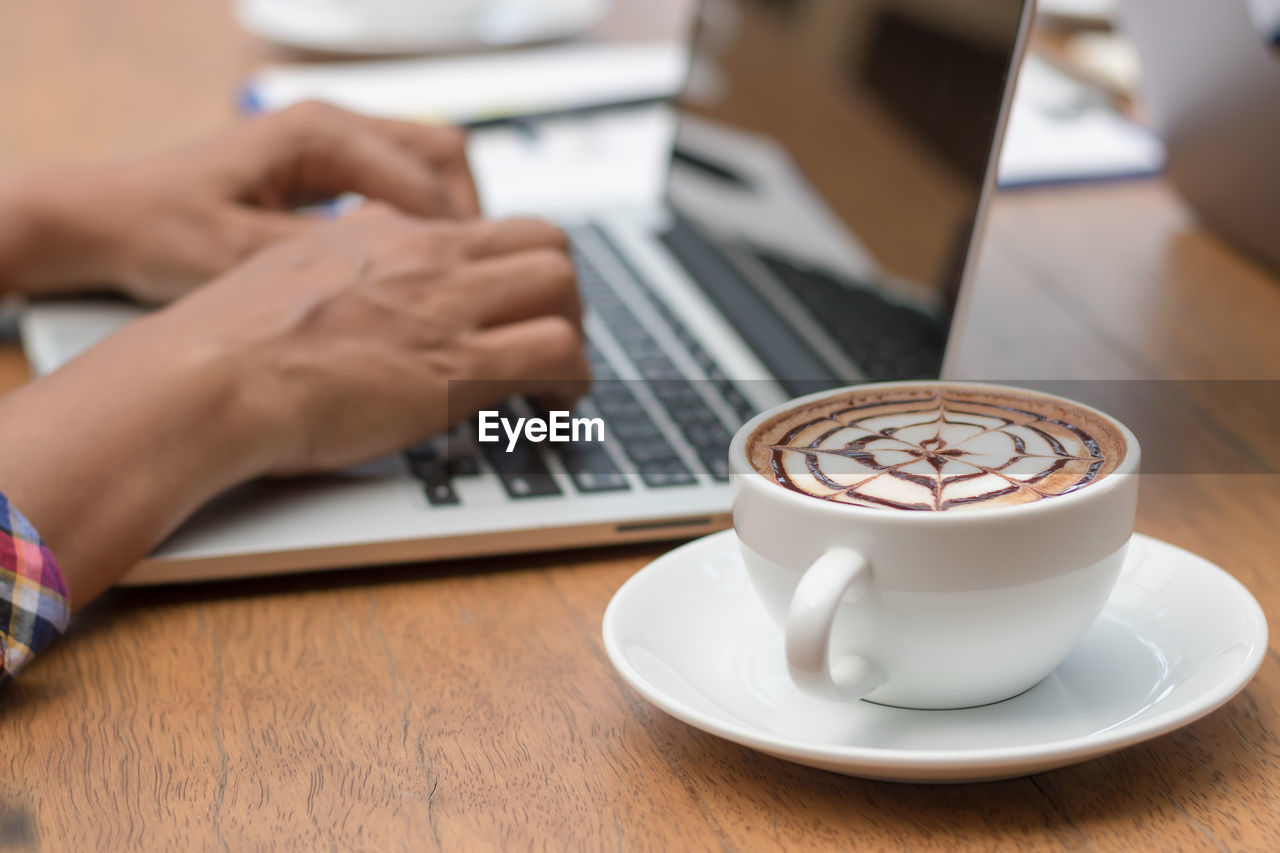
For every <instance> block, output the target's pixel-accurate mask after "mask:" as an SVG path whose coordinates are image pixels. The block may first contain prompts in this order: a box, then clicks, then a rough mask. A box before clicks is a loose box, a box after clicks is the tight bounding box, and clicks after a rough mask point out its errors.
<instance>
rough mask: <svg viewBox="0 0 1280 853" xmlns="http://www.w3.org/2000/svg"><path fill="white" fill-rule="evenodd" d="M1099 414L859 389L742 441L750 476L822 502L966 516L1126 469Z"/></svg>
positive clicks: (939, 393)
mask: <svg viewBox="0 0 1280 853" xmlns="http://www.w3.org/2000/svg"><path fill="white" fill-rule="evenodd" d="M1124 448H1125V441H1124V437H1123V435H1121V433H1120V431H1119V430H1118V429H1117V428H1116V427H1115V426H1114V425H1113V424H1112V423H1111V422H1109V421H1107V420H1106V419H1105V418H1102V417H1100V416H1099V415H1098V414H1097V413H1095V412H1093V411H1091V410H1089V409H1085V408H1082V407H1080V406H1076V405H1073V404H1071V403H1068V402H1067V401H1065V400H1059V399H1057V398H1053V397H1046V396H1041V395H1039V394H1034V393H1030V392H1019V391H1017V390H1014V389H1009V390H1008V391H1004V390H1001V389H995V388H974V387H969V386H963V385H920V386H908V387H901V386H900V387H893V388H883V389H881V388H878V387H876V386H867V387H865V388H861V389H852V390H849V391H846V392H843V393H841V394H839V395H837V396H833V397H829V398H827V399H824V400H820V401H817V402H813V403H805V404H802V405H800V406H798V407H796V408H794V409H789V410H788V411H786V412H783V413H781V414H778V415H775V416H774V417H772V418H770V419H769V420H767V421H765V422H764V423H763V424H761V425H760V426H759V427H758V428H757V429H756V430H755V432H753V433H752V434H751V437H750V438H749V439H748V440H747V455H748V458H749V459H750V461H751V465H752V467H754V468H755V470H756V471H757V472H759V473H760V474H762V475H764V476H765V477H768V478H770V479H772V480H774V481H775V482H776V483H778V484H779V485H781V486H784V487H786V488H789V489H792V490H794V491H797V492H800V493H802V494H806V495H810V496H812V497H815V498H820V499H823V500H829V501H835V502H838V503H846V504H852V505H855V506H862V507H872V508H885V509H901V510H924V511H941V510H962V509H973V508H981V507H992V506H1007V505H1012V504H1021V503H1028V502H1031V501H1038V500H1043V499H1046V498H1053V497H1056V496H1059V495H1066V494H1070V493H1071V492H1074V491H1077V490H1079V489H1082V488H1085V487H1087V486H1089V485H1090V484H1092V483H1096V482H1097V481H1098V480H1100V479H1102V478H1103V477H1105V476H1107V474H1109V473H1111V472H1112V471H1114V470H1115V468H1116V466H1117V465H1119V463H1120V462H1121V461H1122V460H1123V458H1124Z"/></svg>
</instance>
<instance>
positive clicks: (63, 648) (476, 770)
mask: <svg viewBox="0 0 1280 853" xmlns="http://www.w3.org/2000/svg"><path fill="white" fill-rule="evenodd" d="M260 57H261V48H259V47H257V46H255V45H254V44H253V43H252V42H251V41H249V40H248V39H247V38H246V37H245V36H243V35H242V34H241V33H240V32H239V31H237V30H236V29H235V28H234V26H233V25H232V24H231V22H230V20H229V18H228V16H227V13H226V9H225V8H224V6H223V5H222V4H221V3H218V2H212V0H207V2H194V0H191V2H185V3H172V2H166V0H132V2H128V3H125V2H119V3H100V2H98V0H77V2H71V0H65V2H60V3H11V4H5V5H4V7H3V9H0V104H3V113H2V114H0V166H8V165H13V164H17V163H25V162H32V161H35V160H40V159H44V158H50V157H60V156H67V155H81V154H83V155H94V156H100V155H103V154H110V153H115V152H118V151H123V150H132V149H136V148H139V147H143V146H144V145H146V146H153V145H155V144H158V143H160V142H163V141H167V140H171V139H175V138H179V137H183V136H186V135H189V134H190V133H192V132H195V131H198V130H203V129H206V128H209V127H212V126H214V125H216V124H217V123H219V122H220V121H223V120H226V119H227V118H228V117H229V116H230V114H231V112H232V103H231V98H230V96H229V93H230V92H232V91H233V87H234V84H235V82H236V81H237V80H238V79H239V77H240V75H241V74H242V73H243V72H244V71H245V70H246V69H247V68H248V67H250V66H251V65H252V64H253V63H254V62H256V61H259V60H260ZM976 298H977V300H978V304H979V310H978V311H977V312H976V317H977V319H976V321H975V323H974V325H972V326H971V327H970V328H969V329H968V331H967V334H966V337H965V339H964V341H963V350H962V351H963V359H962V361H961V365H962V371H963V372H965V373H970V374H972V375H988V376H994V375H1002V376H1004V377H1007V378H1028V379H1030V378H1044V377H1110V378H1135V377H1146V378H1178V379H1187V378H1202V379H1270V380H1275V379H1277V378H1280V377H1278V375H1277V374H1278V372H1280V335H1277V334H1276V331H1275V330H1276V323H1277V319H1278V318H1280V282H1278V281H1277V280H1276V279H1275V278H1274V277H1272V276H1270V275H1268V274H1267V273H1265V272H1263V271H1262V270H1261V269H1259V268H1258V267H1255V266H1252V265H1251V264H1250V263H1249V262H1247V261H1245V260H1242V259H1241V258H1239V257H1238V256H1237V255H1235V254H1234V253H1233V252H1232V251H1231V250H1230V249H1228V248H1226V247H1225V246H1224V245H1223V244H1222V243H1220V242H1219V241H1218V240H1217V239H1216V238H1214V237H1212V236H1211V235H1209V234H1207V233H1206V232H1204V231H1203V230H1201V229H1200V228H1199V227H1197V225H1196V224H1195V223H1194V221H1193V220H1192V218H1191V217H1190V215H1189V214H1188V213H1187V212H1186V210H1185V209H1184V208H1183V206H1182V205H1181V203H1180V202H1179V201H1178V200H1177V199H1176V198H1175V196H1174V195H1173V194H1172V193H1171V191H1170V189H1169V188H1168V187H1167V186H1165V185H1164V184H1163V183H1161V182H1159V181H1147V182H1138V183H1127V184H1114V185H1107V186H1094V187H1087V188H1085V187H1082V188H1075V189H1057V190H1038V191H1032V192H1021V193H1017V194H1009V195H1006V196H1002V197H1000V198H998V200H997V202H996V204H995V207H994V211H993V215H992V219H991V223H990V231H989V239H988V240H987V243H986V250H985V252H984V258H983V261H982V265H981V270H980V274H979V285H978V291H977V297H976ZM1015 354H1016V358H1012V357H1013V356H1014V355H1015ZM1010 365H1016V368H1015V367H1011V366H1010ZM24 371H25V367H24V363H23V362H22V359H21V355H20V354H19V352H18V351H17V350H16V349H15V348H14V347H13V346H9V347H7V348H6V349H4V350H3V352H2V353H0V383H3V385H4V387H12V386H14V385H16V384H17V383H19V382H20V381H22V380H23V378H24V376H25V373H24ZM1239 414H1240V417H1241V418H1242V419H1243V420H1241V421H1240V422H1238V423H1235V425H1233V424H1231V423H1225V422H1224V421H1223V419H1222V418H1221V417H1219V416H1216V415H1215V414H1214V412H1213V411H1203V412H1201V413H1200V416H1201V419H1202V421H1203V423H1205V424H1207V426H1208V428H1209V429H1210V430H1211V431H1212V432H1214V433H1215V434H1216V435H1218V436H1219V437H1223V436H1225V437H1226V438H1227V440H1229V441H1232V442H1236V443H1239V444H1243V445H1246V446H1248V447H1250V448H1252V449H1253V450H1254V451H1255V452H1256V453H1257V454H1258V455H1259V456H1260V457H1261V458H1262V459H1263V460H1264V462H1265V464H1263V465H1262V466H1261V467H1260V468H1259V469H1258V470H1270V471H1271V472H1273V473H1271V474H1257V473H1255V474H1251V475H1236V476H1211V475H1207V474H1205V475H1199V476H1162V477H1153V478H1151V480H1150V481H1149V482H1148V483H1146V484H1145V485H1144V494H1143V497H1142V502H1141V506H1140V509H1139V519H1138V526H1139V529H1140V530H1142V531H1143V532H1145V533H1148V534H1151V535H1154V536H1157V537H1161V538H1163V539H1167V540H1169V541H1172V542H1175V543H1177V544H1179V545H1182V546H1185V547H1187V548H1190V549H1192V550H1195V551H1197V552H1199V553H1201V554H1203V555H1204V556H1206V557H1208V558H1209V559H1211V560H1213V561H1215V562H1217V563H1219V564H1221V565H1222V566H1224V567H1226V568H1227V569H1228V570H1229V571H1230V572H1232V573H1233V574H1234V575H1235V576H1236V577H1238V578H1240V580H1242V581H1243V582H1244V583H1245V584H1246V585H1247V586H1248V587H1249V588H1250V589H1251V590H1252V591H1253V592H1254V594H1255V595H1256V596H1257V597H1258V598H1259V600H1260V601H1261V602H1262V604H1263V607H1264V608H1265V609H1266V610H1267V611H1268V612H1270V613H1275V612H1277V609H1278V608H1280V575H1278V574H1277V573H1276V572H1275V571H1274V565H1275V559H1276V553H1277V523H1276V520H1277V519H1278V518H1280V477H1277V476H1276V475H1275V474H1274V472H1275V471H1276V470H1278V469H1280V459H1277V451H1276V449H1275V443H1276V439H1277V437H1278V436H1280V431H1278V430H1277V429H1276V427H1275V423H1274V421H1267V420H1265V419H1263V418H1262V417H1260V416H1257V417H1254V418H1253V419H1252V420H1251V419H1250V412H1249V411H1243V412H1240V413H1239ZM1241 424H1243V426H1241ZM5 452H17V451H16V449H14V448H6V449H5ZM664 547H665V546H659V545H654V546H644V547H629V548H620V549H599V550H591V551H581V552H572V553H554V554H542V555H533V556H527V557H520V558H501V559H489V560H476V561H470V562H465V563H461V562H460V563H450V564H443V565H439V564H437V565H423V566H409V567H402V568H389V569H377V570H372V571H359V572H357V571H350V572H337V573H332V574H327V575H321V576H313V577H306V578H286V579H275V580H262V581H254V582H244V583H235V584H223V585H213V586H199V587H192V588H177V589H174V588H170V589H152V590H128V591H123V590H122V591H117V592H114V593H112V594H110V595H108V596H107V597H106V598H105V599H103V600H101V601H100V602H98V603H97V604H95V605H94V606H92V607H91V608H89V610H88V611H86V612H85V613H84V614H83V615H82V616H81V617H80V618H78V619H77V620H76V622H75V625H74V627H73V629H72V631H71V632H70V634H69V636H67V637H66V638H65V639H64V641H62V642H61V643H59V644H57V645H56V646H55V647H54V648H53V649H51V650H50V651H49V652H48V653H47V654H46V655H45V656H43V658H42V659H41V660H39V661H37V662H36V664H35V665H33V666H32V667H31V668H30V669H29V670H28V671H27V672H25V673H24V674H23V676H22V678H20V679H19V680H18V681H16V682H15V683H14V684H13V685H12V686H11V687H10V688H8V690H7V691H6V692H5V693H4V694H3V695H2V696H0V766H2V767H3V773H4V774H5V779H4V783H3V784H0V849H26V848H32V849H44V850H97V849H121V848H137V847H143V848H163V849H175V848H176V849H209V848H223V849H227V850H245V849H257V848H261V847H270V846H280V847H285V846H289V847H295V848H298V849H313V848H320V847H332V848H333V849H348V848H364V849H371V850H386V849H391V848H395V847H404V848H407V849H425V848H433V847H446V848H453V849H475V848H504V849H512V848H514V849H522V848H527V847H535V846H536V847H550V848H553V849H554V848H571V849H572V848H579V847H585V848H588V849H599V848H605V847H608V848H614V847H617V848H625V849H637V848H638V849H655V850H670V849H685V848H691V849H708V848H713V849H714V848H724V849H744V850H757V849H785V850H794V849H806V848H825V847H844V848H858V849H873V848H904V849H905V848H910V849H916V850H919V849H939V850H949V849H954V848H956V847H960V846H971V847H975V848H981V849H1010V850H1028V849H1077V848H1086V849H1096V850H1118V851H1130V850H1137V849H1148V848H1163V849H1178V850H1189V849H1240V850H1248V849H1254V850H1268V849H1270V850H1274V849H1280V811H1278V810H1277V807H1276V803H1277V802H1280V772H1277V762H1280V709H1278V708H1277V703H1278V701H1280V667H1278V666H1277V660H1276V656H1275V651H1274V649H1275V645H1273V646H1272V652H1271V654H1270V655H1269V656H1268V658H1267V660H1266V662H1265V663H1264V664H1263V666H1262V670H1261V672H1260V673H1259V675H1258V677H1257V678H1256V680H1255V681H1254V682H1253V683H1252V684H1251V685H1250V686H1249V688H1248V689H1247V690H1246V691H1245V692H1244V693H1243V694H1242V695H1241V696H1239V697H1237V698H1236V699H1235V700H1234V701H1232V702H1231V703H1230V704H1229V705H1228V706H1226V707H1225V708H1223V709H1222V710H1221V711H1219V712H1218V713H1216V714H1214V715H1212V716H1211V717H1209V718H1207V719H1205V720H1203V721H1201V722H1198V723H1196V724H1194V725H1191V726H1189V727H1187V728H1185V729H1183V730H1181V731H1179V732H1177V733H1175V734H1172V735H1169V736H1166V737H1163V738H1160V739H1157V740H1155V741H1153V742H1150V743H1147V744H1144V745H1141V746H1138V747H1135V748H1132V749H1128V750H1126V751H1124V752H1121V753H1119V754H1116V755H1112V756H1109V757H1106V758H1102V759H1098V760H1095V761H1091V762H1088V763H1086V764H1082V765H1079V766H1076V767H1072V768H1067V769H1063V770H1058V771H1054V772H1051V773H1045V774H1041V775H1038V776H1034V777H1030V778H1024V779H1018V780H1014V781H1007V782H1000V783H992V784H980V785H960V786H915V785H897V784H885V783H876V782H868V781H862V780H858V779H852V778H846V777H842V776H837V775H833V774H829V773H825V772H820V771H816V770H810V769H807V768H804V767H800V766H797V765H792V764H788V763H786V762H782V761H778V760H775V759H773V758H768V757H765V756H763V755H761V754H759V753H756V752H753V751H751V750H748V749H745V748H742V747H739V746H736V745H733V744H731V743H727V742H725V741H722V740H719V739H717V738H715V737H712V736H709V735H705V734H702V733H701V732H699V731H697V730H695V729H692V728H689V727H688V726H686V725H684V724H682V723H679V722H677V721H675V720H673V719H671V718H669V717H667V716H666V715H664V714H662V713H660V712H658V711H656V710H655V709H653V708H652V707H650V706H648V705H647V704H645V703H644V702H643V701H642V700H640V698H639V697H638V696H637V695H636V694H635V693H634V692H632V691H631V690H630V689H629V688H628V687H626V686H625V685H624V684H623V683H622V682H621V681H620V679H619V678H618V677H617V676H616V675H615V674H614V672H613V670H612V668H611V667H610V666H609V664H608V661H607V660H606V658H605V655H604V652H603V649H602V643H601V639H600V620H601V615H602V613H603V612H604V608H605V605H606V603H607V602H608V601H609V598H610V596H611V595H612V594H613V592H614V591H615V590H616V589H617V588H618V586H619V585H620V584H621V583H622V582H623V581H624V580H625V579H626V578H628V577H629V576H630V575H631V574H632V573H633V572H635V571H636V570H638V569H639V568H641V567H642V566H643V565H644V564H645V563H646V562H647V561H648V560H650V559H652V558H653V557H654V556H656V555H658V554H659V553H661V552H662V551H663V550H664Z"/></svg>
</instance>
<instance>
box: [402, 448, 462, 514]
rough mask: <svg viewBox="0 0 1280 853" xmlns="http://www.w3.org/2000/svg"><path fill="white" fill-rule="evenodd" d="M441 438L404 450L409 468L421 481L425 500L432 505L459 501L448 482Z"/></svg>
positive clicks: (447, 504)
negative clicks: (441, 448) (441, 450)
mask: <svg viewBox="0 0 1280 853" xmlns="http://www.w3.org/2000/svg"><path fill="white" fill-rule="evenodd" d="M440 442H441V439H433V440H432V441H430V442H424V443H422V444H418V445H415V446H414V447H411V448H409V450H406V451H405V459H406V461H408V463H409V470H410V471H411V472H412V473H413V475H414V476H415V477H417V478H418V479H419V480H421V481H422V490H423V492H424V493H425V494H426V496H427V501H428V502H430V503H431V504H432V505H434V506H449V505H452V504H457V503H459V500H458V494H457V492H455V491H454V490H453V485H452V484H451V483H450V482H449V472H448V466H447V462H446V460H445V458H444V455H443V454H442V453H441V452H440Z"/></svg>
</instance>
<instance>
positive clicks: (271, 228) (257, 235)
mask: <svg viewBox="0 0 1280 853" xmlns="http://www.w3.org/2000/svg"><path fill="white" fill-rule="evenodd" d="M244 221H245V223H246V226H247V228H248V230H249V231H250V233H251V234H252V243H253V246H252V250H253V251H255V252H256V251H258V250H260V249H265V248H267V247H268V246H274V245H275V244H276V243H282V242H284V241H285V240H292V239H293V238H294V237H297V236H299V235H301V234H305V233H307V232H308V231H310V230H311V229H313V228H315V227H316V226H317V225H321V224H323V223H324V222H326V221H328V220H327V219H325V218H323V217H320V216H313V215H307V214H302V213H284V212H281V211H275V210H254V209H252V208H250V209H246V210H245V211H244Z"/></svg>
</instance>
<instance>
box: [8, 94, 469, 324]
mask: <svg viewBox="0 0 1280 853" xmlns="http://www.w3.org/2000/svg"><path fill="white" fill-rule="evenodd" d="M345 192H355V193H360V194H362V195H365V196H368V197H370V198H372V199H379V200H382V201H386V202H388V203H390V204H392V205H395V206H396V207H398V208H400V209H401V210H403V211H405V212H408V213H412V214H416V215H419V216H423V217H473V216H476V215H477V214H478V213H479V202H478V200H477V196H476V190H475V185H474V183H473V182H472V179H471V173H470V170H469V168H468V166H467V160H466V152H465V138H464V135H463V133H462V131H460V130H458V129H457V128H449V127H430V126H427V125H421V124H415V123H409V122H399V121H391V120H388V119H378V118H370V117H367V116H361V115H357V114H355V113H350V112H347V111H345V110H341V109H338V108H337V107H332V106H328V105H326V104H322V103H318V102H309V103H304V104H299V105H297V106H295V107H292V108H290V109H287V110H284V111H282V112H279V113H273V114H270V115H266V116H263V117H260V118H256V119H252V120H250V121H246V122H242V123H240V124H237V125H236V126H234V127H231V128H228V129H226V130H224V131H222V132H220V133H217V134H214V135H212V136H209V137H207V138H204V139H201V140H199V141H197V142H194V143H191V144H188V145H186V146H183V147H181V148H177V149H174V150H172V151H169V152H166V153H162V154H157V155H152V156H145V157H136V158H132V159H129V160H124V161H120V162H116V163H110V164H102V165H94V166H80V167H69V168H65V169H60V170H49V171H45V172H40V173H35V174H31V175H26V176H22V177H20V178H17V179H15V180H14V182H13V186H11V187H10V188H9V191H8V192H7V193H6V192H0V198H2V197H8V198H13V199H17V200H18V201H19V203H17V204H15V205H13V211H14V212H13V213H12V214H11V215H10V217H9V218H16V217H23V218H25V219H27V220H28V221H27V222H25V223H23V224H24V226H25V227H23V228H22V233H23V234H24V239H23V240H21V241H14V240H11V241H10V242H11V243H15V242H21V245H20V246H18V247H17V249H16V251H11V252H10V253H9V254H10V255H11V256H12V257H11V260H12V262H11V263H8V264H4V265H3V266H4V267H5V268H0V282H4V283H5V284H6V285H7V286H8V288H9V289H14V290H20V291H23V292H27V293H37V294H39V293H44V294H48V293H57V292H65V291H70V290H82V289H84V288H85V287H86V286H111V287H114V288H116V289H118V290H120V291H121V292H123V293H124V294H126V295H128V296H131V297H133V298H135V299H138V300H141V301H143V302H151V303H162V302H167V301H169V300H171V299H174V298H176V297H178V296H180V295H182V294H183V293H185V292H186V291H187V290H189V289H190V288H192V287H194V286H195V285H198V284H202V283H204V282H206V281H208V280H210V279H212V278H215V277H216V276H218V275H220V274H222V273H223V272H224V271H226V270H228V269H230V268H231V267H232V266H234V265H235V264H237V263H239V262H240V261H242V260H244V259H246V258H247V257H249V256H250V255H252V254H254V253H255V252H257V251H259V250H261V249H263V248H265V247H267V246H270V245H272V244H274V243H276V242H279V241H280V240H283V239H287V238H289V237H293V236H296V235H298V234H300V233H303V232H304V231H307V230H309V229H311V228H313V227H315V226H316V225H317V224H319V221H320V218H319V217H316V216H307V215H303V214H299V213H295V212H294V209H295V208H298V207H301V206H305V205H311V204H315V203H317V202H320V201H323V200H326V199H330V198H333V197H335V196H338V195H340V194H342V193H345ZM0 206H2V205H0ZM0 218H3V217H0ZM3 224H4V223H3V222H0V226H2V225H3ZM3 236H4V235H3V234H0V237H3ZM3 243H4V241H3V240H0V244H3ZM2 248H3V245H0V249H2ZM4 255H5V253H4V252H3V251H0V260H3V259H4Z"/></svg>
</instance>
